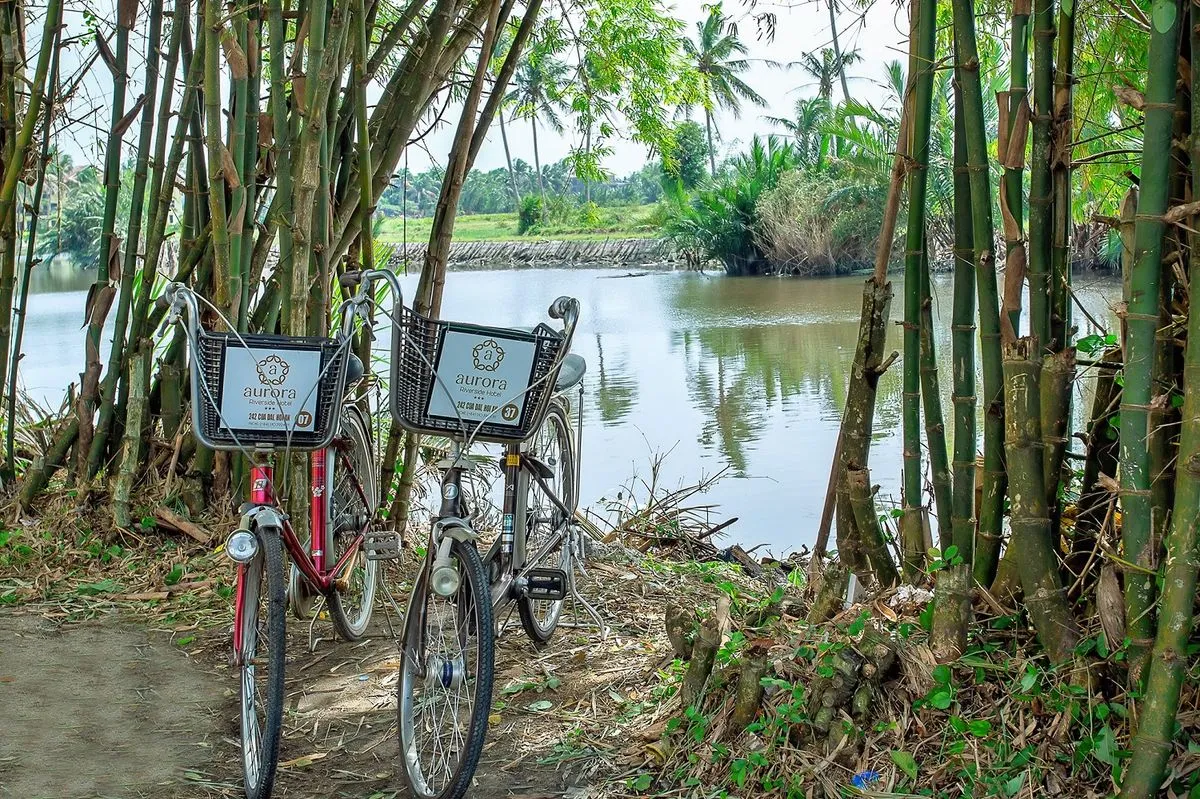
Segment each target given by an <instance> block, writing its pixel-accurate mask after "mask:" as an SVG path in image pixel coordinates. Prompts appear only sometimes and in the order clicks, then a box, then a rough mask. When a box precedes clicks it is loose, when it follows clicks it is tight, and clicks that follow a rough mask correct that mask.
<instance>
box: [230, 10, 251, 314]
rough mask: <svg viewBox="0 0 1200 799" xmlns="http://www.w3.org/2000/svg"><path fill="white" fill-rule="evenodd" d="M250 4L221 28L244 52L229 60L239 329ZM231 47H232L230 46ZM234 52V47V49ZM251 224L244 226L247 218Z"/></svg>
mask: <svg viewBox="0 0 1200 799" xmlns="http://www.w3.org/2000/svg"><path fill="white" fill-rule="evenodd" d="M248 14H249V4H248V3H246V2H240V3H238V5H237V7H236V8H235V9H234V11H233V15H232V20H231V22H232V27H233V32H232V33H229V32H228V31H226V32H224V34H223V35H225V36H227V37H228V40H229V41H236V42H237V49H238V50H240V52H241V55H242V56H243V57H242V59H241V61H240V63H237V58H236V56H235V58H234V60H233V61H234V63H232V64H231V70H230V72H231V83H232V87H231V94H232V100H233V118H232V120H231V121H230V130H229V153H230V156H232V159H233V170H234V172H235V173H236V175H237V179H236V181H234V183H233V187H232V189H231V190H230V192H229V311H230V314H229V318H230V319H231V320H232V321H233V323H234V325H235V326H236V328H237V329H238V330H239V331H245V330H246V318H245V316H244V315H243V313H242V298H243V296H245V295H246V290H247V288H248V286H247V285H246V284H247V283H248V280H247V279H246V278H247V273H248V272H249V271H250V267H249V263H248V261H247V253H246V248H245V246H244V245H245V243H246V239H247V238H249V237H252V236H253V233H254V226H253V217H252V216H250V215H249V214H248V213H247V211H246V207H247V205H249V203H250V198H249V196H248V192H247V189H246V184H247V183H253V182H254V172H253V167H251V169H250V171H249V172H247V170H246V151H247V150H250V151H251V152H254V151H255V150H256V145H257V142H255V141H252V140H250V138H249V136H248V135H247V134H248V133H249V131H248V130H247V127H248V126H249V124H250V118H251V117H252V116H253V117H254V118H255V119H257V115H256V114H251V113H250V108H249V105H250V65H251V63H253V62H252V61H251V58H250V55H251V54H250V31H249V23H248V20H247V15H248ZM231 49H232V48H231ZM235 52H236V51H235ZM247 220H250V222H251V224H250V227H249V229H247V226H246V222H247Z"/></svg>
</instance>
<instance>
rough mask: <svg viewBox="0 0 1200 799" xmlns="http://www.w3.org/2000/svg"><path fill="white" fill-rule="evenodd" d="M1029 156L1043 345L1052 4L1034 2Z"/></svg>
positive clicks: (1037, 327) (1046, 330) (1034, 280)
mask: <svg viewBox="0 0 1200 799" xmlns="http://www.w3.org/2000/svg"><path fill="white" fill-rule="evenodd" d="M1033 20H1034V21H1033V25H1034V29H1033V153H1032V161H1031V165H1030V168H1029V331H1030V333H1031V334H1032V335H1033V336H1034V338H1036V339H1037V340H1038V342H1039V343H1041V344H1042V345H1043V346H1046V345H1049V344H1051V343H1052V341H1053V339H1052V338H1051V335H1050V305H1051V302H1050V292H1051V286H1050V261H1051V235H1052V226H1053V202H1054V198H1053V196H1052V194H1051V182H1050V159H1051V158H1052V156H1053V153H1052V148H1053V123H1054V115H1053V103H1054V94H1053V93H1054V38H1055V35H1056V31H1055V28H1054V0H1033Z"/></svg>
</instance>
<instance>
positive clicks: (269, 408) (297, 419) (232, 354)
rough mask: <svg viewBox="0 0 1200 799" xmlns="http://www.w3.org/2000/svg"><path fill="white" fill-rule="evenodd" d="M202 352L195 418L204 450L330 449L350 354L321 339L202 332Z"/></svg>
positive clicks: (195, 383) (194, 398)
mask: <svg viewBox="0 0 1200 799" xmlns="http://www.w3.org/2000/svg"><path fill="white" fill-rule="evenodd" d="M198 348H199V352H198V353H197V359H196V360H197V362H196V363H195V364H194V368H193V370H192V408H193V413H192V418H193V422H194V426H195V430H196V433H197V436H198V437H199V439H200V441H201V442H202V443H204V444H205V445H207V446H209V447H212V448H213V449H224V450H236V449H240V448H241V447H253V446H255V445H263V444H265V445H270V446H276V447H289V448H292V449H300V450H314V449H321V448H323V447H326V446H328V445H329V442H330V441H331V440H332V439H333V433H334V431H335V429H336V427H337V420H338V417H337V414H336V413H335V412H334V411H335V409H336V408H337V405H338V402H339V401H340V399H341V396H342V393H343V391H344V390H345V383H346V361H347V359H346V352H347V349H346V348H345V347H341V346H339V345H338V342H336V341H334V340H333V339H329V338H321V337H307V338H305V337H295V336H268V335H248V334H243V335H241V336H240V337H239V336H235V335H234V334H232V333H211V332H208V331H205V330H202V331H200V334H199V341H198ZM197 376H199V377H200V378H201V380H202V381H203V385H202V384H201V380H197V379H196V378H197ZM205 387H207V390H205Z"/></svg>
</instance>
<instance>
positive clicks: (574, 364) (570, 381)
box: [554, 352, 587, 394]
mask: <svg viewBox="0 0 1200 799" xmlns="http://www.w3.org/2000/svg"><path fill="white" fill-rule="evenodd" d="M586 371H587V361H585V360H584V359H583V356H582V355H576V354H575V353H573V352H568V353H567V357H566V358H563V364H562V367H561V368H560V369H559V370H558V378H557V379H556V380H555V381H554V393H556V394H561V393H562V392H564V391H566V390H567V389H569V388H574V387H575V386H577V385H579V381H580V380H582V379H583V373H584V372H586Z"/></svg>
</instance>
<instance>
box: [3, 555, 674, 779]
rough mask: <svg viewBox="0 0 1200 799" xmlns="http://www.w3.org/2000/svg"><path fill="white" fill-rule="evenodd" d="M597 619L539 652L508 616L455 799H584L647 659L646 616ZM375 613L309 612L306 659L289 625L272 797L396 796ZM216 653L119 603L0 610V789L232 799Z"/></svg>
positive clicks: (388, 700)
mask: <svg viewBox="0 0 1200 799" xmlns="http://www.w3.org/2000/svg"><path fill="white" fill-rule="evenodd" d="M616 574H618V575H619V572H616ZM613 578H614V573H611V572H610V573H608V574H606V573H604V572H600V573H598V576H597V575H595V574H594V575H593V577H592V580H591V581H590V582H593V583H594V585H593V586H592V588H593V589H594V590H593V591H589V595H591V596H596V595H597V592H600V593H607V591H606V590H605V589H606V588H610V587H611V588H615V589H618V590H621V589H624V590H627V589H628V586H629V584H628V583H626V584H624V586H619V585H617V584H616V583H614V580H613ZM603 584H607V585H603ZM643 590H644V589H643ZM600 604H601V606H602V607H603V605H604V603H603V602H602V601H601V603H600ZM605 615H606V617H607V618H606V623H608V624H609V625H613V626H615V628H616V629H615V630H613V631H612V632H611V633H610V635H609V637H608V638H607V639H606V640H605V641H603V642H601V641H600V640H599V636H598V635H597V633H596V631H595V630H594V628H593V629H585V628H583V627H580V628H573V627H571V626H570V624H571V619H572V618H573V617H568V618H567V619H565V621H566V624H565V625H564V626H563V628H561V629H560V632H559V634H558V635H556V637H555V639H554V641H553V642H552V644H551V645H550V647H548V648H547V649H546V650H544V651H541V652H539V651H537V650H535V649H534V648H533V647H532V646H531V645H530V644H529V643H528V642H527V641H526V640H525V639H524V638H523V637H522V636H521V635H520V630H519V625H516V624H515V619H514V627H515V629H514V628H510V629H509V631H508V632H507V633H506V635H505V636H504V637H503V638H502V639H501V641H500V645H499V648H498V650H497V661H496V668H497V678H496V690H495V695H494V700H495V703H494V712H493V715H492V717H491V724H492V729H491V730H490V731H489V735H488V744H487V748H486V749H485V752H484V756H483V761H482V763H481V765H480V767H479V769H478V770H477V779H476V785H475V789H474V790H473V791H472V792H471V794H470V796H472V797H480V798H486V799H492V798H493V797H495V798H497V799H499V798H500V797H519V799H543V798H544V799H551V798H552V797H569V798H570V799H582V798H583V797H588V796H595V795H597V788H598V786H599V785H600V784H601V783H602V782H603V779H604V777H605V776H607V774H606V772H607V771H609V770H610V769H609V765H608V764H609V760H608V758H607V757H606V756H607V755H608V754H611V753H613V752H616V751H618V750H620V749H623V748H625V746H626V745H627V743H628V742H627V741H623V740H612V738H615V737H616V733H615V730H612V731H611V736H610V740H604V738H605V737H606V735H609V734H610V733H609V731H607V730H606V729H605V726H604V723H603V720H602V719H603V717H604V716H605V715H606V714H610V715H611V713H612V712H613V711H614V710H617V709H619V706H621V705H623V704H624V703H626V702H629V701H632V699H635V698H636V696H637V692H636V689H632V690H631V689H630V687H629V686H630V685H632V684H633V683H637V682H641V681H643V680H644V678H645V676H646V675H647V673H650V674H652V673H653V670H654V668H655V667H656V665H660V661H661V656H660V655H659V653H658V652H657V651H656V649H655V647H653V646H650V645H648V640H649V637H651V636H652V632H651V627H652V626H653V622H652V621H651V620H649V619H643V618H636V617H635V618H633V619H630V618H628V616H627V615H626V614H621V615H622V617H623V618H624V620H623V621H621V622H616V621H615V620H614V619H613V618H612V617H611V616H609V614H605ZM388 620H389V618H388V616H387V614H384V613H382V612H379V613H377V616H376V620H375V621H374V622H373V630H372V631H371V635H372V637H370V638H368V639H367V640H364V641H362V642H359V643H358V644H348V643H345V642H340V641H333V640H332V633H331V630H330V627H329V624H328V622H326V621H318V622H317V623H316V625H315V626H314V627H313V634H314V636H315V637H316V640H314V641H313V642H312V643H313V648H312V651H311V652H310V648H309V644H310V642H309V629H308V625H306V624H301V623H299V622H296V621H295V620H293V619H291V618H289V648H288V661H289V662H288V670H287V674H288V678H287V681H288V683H287V687H288V708H287V713H286V715H285V719H284V740H283V744H282V749H281V753H280V761H281V767H280V771H279V778H278V781H277V785H276V791H275V795H276V796H277V797H313V798H314V799H315V798H316V797H322V799H328V798H329V797H358V798H359V799H366V798H367V797H370V798H371V799H393V798H394V797H403V796H406V795H407V791H406V790H405V789H404V788H403V787H402V785H403V777H402V775H401V774H400V773H398V772H397V767H398V764H397V763H396V754H397V751H396V748H397V744H396V728H395V707H396V704H395V703H396V694H395V691H396V679H397V662H398V658H397V650H396V645H395V643H394V639H393V638H392V637H391V635H390V631H389V628H388V626H387V621H388ZM390 621H391V622H392V624H393V625H396V624H397V621H396V619H395V618H394V616H393V617H391V618H390ZM642 624H645V628H644V629H643V628H642ZM227 648H228V631H227V628H226V627H225V626H223V625H221V626H218V627H214V628H210V629H200V630H194V631H188V632H187V633H186V634H184V633H179V632H174V633H173V632H171V631H170V630H155V629H150V628H147V627H145V626H140V625H137V624H132V623H129V622H128V621H125V620H124V619H123V618H122V617H121V616H118V615H116V614H113V615H109V616H106V617H104V618H103V619H101V620H97V621H90V622H85V623H81V624H69V625H64V626H61V627H60V626H56V625H55V624H53V623H51V622H49V621H47V620H46V619H44V618H42V617H40V616H38V615H36V609H34V608H27V609H26V610H25V611H23V612H21V613H19V614H12V613H6V614H3V615H0V708H4V712H3V714H2V715H3V716H4V721H3V722H2V723H0V797H2V798H3V799H10V798H11V799H18V798H19V799H41V798H42V797H47V798H49V797H55V799H58V798H59V797H61V798H62V799H135V798H137V797H151V796H153V797H156V798H157V797H171V798H172V799H184V797H187V798H188V799H196V797H236V796H239V795H241V787H240V786H241V775H240V761H239V759H238V758H239V755H238V748H237V723H236V718H237V709H236V695H235V682H234V676H233V673H232V670H231V668H230V667H229V666H228V664H227V663H226V661H225V657H226V652H227ZM647 670H649V672H647ZM625 684H629V685H625Z"/></svg>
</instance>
